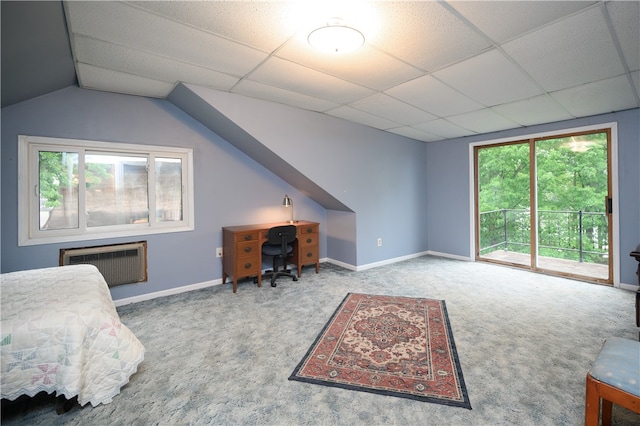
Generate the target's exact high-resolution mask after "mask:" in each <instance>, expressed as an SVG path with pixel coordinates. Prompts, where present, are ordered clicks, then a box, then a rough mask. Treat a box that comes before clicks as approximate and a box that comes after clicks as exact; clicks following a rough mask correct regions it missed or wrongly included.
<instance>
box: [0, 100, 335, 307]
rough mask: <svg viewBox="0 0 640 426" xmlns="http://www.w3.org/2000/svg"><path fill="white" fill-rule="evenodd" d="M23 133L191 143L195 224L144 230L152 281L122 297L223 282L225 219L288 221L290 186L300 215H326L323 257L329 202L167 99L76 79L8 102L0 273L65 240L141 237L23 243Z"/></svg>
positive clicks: (38, 261)
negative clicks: (81, 84)
mask: <svg viewBox="0 0 640 426" xmlns="http://www.w3.org/2000/svg"><path fill="white" fill-rule="evenodd" d="M19 134H27V135H38V136H49V137H60V138H74V139H91V140H100V141H114V142H125V143H136V144H151V145H167V146H178V147H188V148H192V149H193V151H194V156H193V157H194V163H195V164H194V168H195V172H194V181H195V200H196V204H195V231H193V232H182V233H171V234H158V235H151V236H148V237H146V238H144V239H146V240H147V241H148V272H149V281H148V282H147V283H143V284H135V285H125V286H119V287H115V288H113V289H112V295H113V298H114V299H116V300H117V299H124V298H128V297H133V296H137V295H141V294H145V293H153V292H158V291H163V290H167V289H171V288H174V287H180V286H185V285H189V284H198V283H203V282H208V281H211V280H219V279H220V278H221V276H222V264H221V262H220V259H217V258H216V257H215V248H216V247H221V246H222V232H221V227H222V226H228V225H236V224H250V223H265V222H274V221H282V220H288V218H289V216H288V211H287V210H286V208H285V207H282V205H281V203H282V199H283V197H284V194H285V193H288V194H289V195H290V196H291V197H292V198H293V199H294V202H295V214H296V217H298V218H304V219H308V220H313V221H317V222H320V223H321V225H320V232H321V235H320V247H321V248H320V257H321V258H323V257H326V255H327V253H326V246H327V245H326V211H325V209H323V208H322V207H320V206H319V205H318V204H317V203H315V202H314V201H312V200H310V199H308V198H307V197H306V196H304V195H303V194H301V193H299V192H298V191H297V190H296V189H295V188H293V187H291V186H290V185H288V184H287V183H285V182H284V181H282V179H280V178H278V177H277V176H275V175H274V174H273V173H271V172H269V171H268V170H266V169H265V168H264V167H262V166H260V165H259V164H257V163H256V162H255V161H253V160H251V159H250V158H248V157H247V156H246V155H244V154H243V153H241V152H240V151H238V150H237V149H236V148H235V147H233V146H231V145H230V144H228V143H227V142H226V141H224V140H223V139H221V138H220V137H218V136H217V135H216V134H215V133H213V132H211V131H210V130H208V129H206V128H205V127H204V126H202V125H201V124H200V123H198V122H196V121H195V120H194V119H192V118H191V117H189V116H188V115H186V114H185V113H184V112H182V111H181V110H180V109H178V108H176V107H175V106H174V105H172V104H171V103H170V102H167V101H164V100H156V99H148V98H142V97H136V96H126V95H117V94H109V93H103V92H97V91H91V90H83V89H78V88H75V87H70V88H67V89H63V90H61V91H58V92H54V93H51V94H49V95H46V96H43V97H40V98H36V99H32V100H29V101H25V102H22V103H19V104H15V105H13V106H10V107H7V108H3V109H2V144H1V146H2V170H1V171H2V194H1V198H2V204H1V206H2V218H1V222H2V228H1V231H2V233H1V235H2V251H1V253H2V272H10V271H15V270H21V269H29V268H42V267H48V266H57V265H58V256H59V250H60V248H68V247H82V246H89V245H98V244H109V243H119V242H125V241H137V240H139V239H141V238H139V237H132V238H118V239H100V240H93V241H85V242H74V243H67V244H46V245H39V246H28V247H18V245H17V239H18V237H17V229H18V228H17V224H18V217H17V216H18V207H17V199H18V196H17V190H18V183H17V182H18V179H17V178H18V174H17V173H18V172H17V170H18V163H17V146H18V135H19ZM249 285H252V284H249ZM229 291H231V289H230V286H229ZM239 291H242V287H240V289H239Z"/></svg>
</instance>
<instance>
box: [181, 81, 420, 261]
mask: <svg viewBox="0 0 640 426" xmlns="http://www.w3.org/2000/svg"><path fill="white" fill-rule="evenodd" d="M188 88H189V89H190V90H192V91H193V92H194V93H196V94H197V95H199V96H200V97H201V98H202V99H203V100H205V101H206V102H207V103H209V104H210V105H211V107H212V108H215V109H216V110H217V111H219V112H220V113H222V114H224V115H225V116H226V117H227V118H228V119H230V120H231V121H232V122H234V123H235V124H236V125H238V126H239V127H241V128H242V129H243V130H244V131H245V132H247V133H248V134H250V135H251V136H252V137H253V138H255V139H256V140H257V141H259V142H260V143H262V144H263V145H265V146H266V147H267V148H269V149H270V150H271V151H273V152H274V153H276V154H277V155H278V156H279V157H281V158H282V159H283V160H284V161H286V162H287V163H288V164H289V165H291V166H293V167H294V168H295V169H297V170H299V171H301V172H302V173H303V174H304V175H305V176H306V177H307V178H309V179H310V180H312V181H313V182H314V183H315V184H316V185H318V186H319V187H321V188H322V189H323V190H324V191H326V192H328V193H329V194H330V195H331V196H333V197H334V198H336V199H337V200H338V201H339V202H341V203H342V204H344V205H345V206H346V207H348V208H349V209H350V210H352V211H353V212H355V227H352V228H351V229H350V230H349V232H348V233H346V232H345V231H346V229H345V226H344V222H342V220H343V219H344V216H343V215H338V214H335V215H332V216H330V217H331V218H336V223H335V226H336V227H337V228H339V229H340V231H334V230H332V227H333V226H334V225H333V222H332V221H330V222H329V223H328V229H329V233H330V234H331V235H334V236H337V235H339V236H340V237H341V238H343V239H344V240H343V241H340V240H338V239H334V240H333V241H332V243H335V244H336V245H337V244H338V243H340V247H341V248H340V250H339V251H336V252H334V251H330V252H329V257H331V258H333V259H336V260H339V261H341V262H345V263H348V264H351V265H353V266H358V267H363V266H366V265H368V264H375V263H376V262H381V261H385V260H388V259H393V258H398V257H402V256H407V255H413V254H416V253H421V252H424V251H426V250H427V241H426V235H425V231H426V222H425V220H424V219H425V217H426V216H427V210H426V192H425V182H426V169H425V164H426V150H425V144H424V143H422V142H418V141H415V140H413V139H408V138H405V137H402V136H397V135H393V134H390V133H388V132H383V131H380V130H377V129H373V128H370V127H366V126H362V125H359V124H355V123H351V122H348V121H345V120H342V119H339V118H335V117H331V116H328V115H324V114H319V113H315V112H310V111H306V110H301V109H297V108H292V107H289V106H286V105H281V104H276V103H272V102H266V101H261V100H258V99H252V98H248V97H245V96H241V95H236V94H232V93H226V92H219V91H216V90H212V89H207V88H203V87H198V86H193V85H188ZM338 218H339V219H338ZM378 238H382V242H383V244H382V247H378V245H377V239H378ZM331 247H334V245H333V244H332V245H331ZM349 247H355V249H356V254H355V256H356V262H357V263H355V264H353V263H351V261H350V259H349V257H352V256H353V255H352V251H350V250H349V249H348V248H349ZM334 256H335V257H334Z"/></svg>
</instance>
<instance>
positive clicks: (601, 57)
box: [503, 7, 624, 91]
mask: <svg viewBox="0 0 640 426" xmlns="http://www.w3.org/2000/svg"><path fill="white" fill-rule="evenodd" d="M503 48H504V50H505V51H506V52H507V53H508V54H509V55H510V56H511V57H513V58H514V59H515V60H516V61H517V62H518V63H519V64H520V65H521V66H522V67H524V69H525V70H526V71H527V72H528V73H529V75H531V76H532V77H533V78H534V79H535V80H536V81H537V82H538V83H539V84H540V85H541V86H542V87H543V88H544V89H545V90H547V91H555V90H559V89H565V88H568V87H573V86H577V85H579V84H584V83H591V82H593V81H598V80H602V79H605V78H609V77H613V76H616V75H620V74H622V73H624V68H623V66H622V64H621V62H620V58H619V57H618V53H617V51H616V48H615V45H614V44H613V41H612V39H611V35H610V33H609V30H608V28H607V25H606V23H605V20H604V17H603V15H602V12H601V11H600V8H599V7H593V8H590V9H588V10H586V11H584V12H582V13H579V14H577V15H574V16H571V17H570V18H567V19H565V20H563V21H561V22H557V23H555V24H552V25H549V26H547V27H544V28H542V29H540V30H537V31H534V32H532V33H530V34H527V35H526V36H523V37H521V38H518V39H516V40H513V41H511V42H508V43H506V44H504V45H503Z"/></svg>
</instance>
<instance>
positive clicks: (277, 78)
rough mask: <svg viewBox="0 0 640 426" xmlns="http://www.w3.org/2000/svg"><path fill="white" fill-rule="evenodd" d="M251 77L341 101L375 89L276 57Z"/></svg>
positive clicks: (367, 93)
mask: <svg viewBox="0 0 640 426" xmlns="http://www.w3.org/2000/svg"><path fill="white" fill-rule="evenodd" d="M249 79H250V80H254V81H257V82H260V83H265V84H269V85H272V86H276V87H279V88H281V89H285V90H290V91H294V92H300V93H302V94H305V95H307V96H312V97H315V98H319V99H325V100H327V101H331V102H335V103H338V104H342V103H348V102H353V101H355V100H357V99H361V98H364V97H365V96H369V95H371V94H372V93H373V91H372V90H370V89H367V88H365V87H363V86H358V85H356V84H353V83H349V82H347V81H344V80H341V79H339V78H336V77H333V76H330V75H327V74H323V73H321V72H319V71H315V70H312V69H310V68H306V67H303V66H302V65H298V64H294V63H293V62H289V61H285V60H284V59H280V58H275V57H272V58H270V59H269V60H268V61H266V62H265V63H264V64H262V65H261V66H260V68H258V69H257V70H256V71H255V72H253V73H252V74H251V75H250V76H249Z"/></svg>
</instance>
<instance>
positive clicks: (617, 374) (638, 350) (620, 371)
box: [584, 337, 640, 426]
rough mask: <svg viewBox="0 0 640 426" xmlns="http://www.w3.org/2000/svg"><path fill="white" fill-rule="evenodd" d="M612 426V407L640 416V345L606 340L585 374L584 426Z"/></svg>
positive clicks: (623, 340) (621, 340)
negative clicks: (615, 405) (616, 406)
mask: <svg viewBox="0 0 640 426" xmlns="http://www.w3.org/2000/svg"><path fill="white" fill-rule="evenodd" d="M600 402H602V425H603V426H607V425H610V424H611V408H612V404H617V405H619V406H621V407H624V408H627V409H629V410H631V411H633V412H636V413H639V414H640V342H636V341H634V340H628V339H621V338H619V337H613V338H610V339H607V340H606V341H605V343H604V346H602V349H601V350H600V354H598V358H596V360H595V362H594V363H593V366H592V367H591V371H589V373H587V395H586V407H585V419H584V424H585V426H598V424H599V422H600V413H601V411H600Z"/></svg>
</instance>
